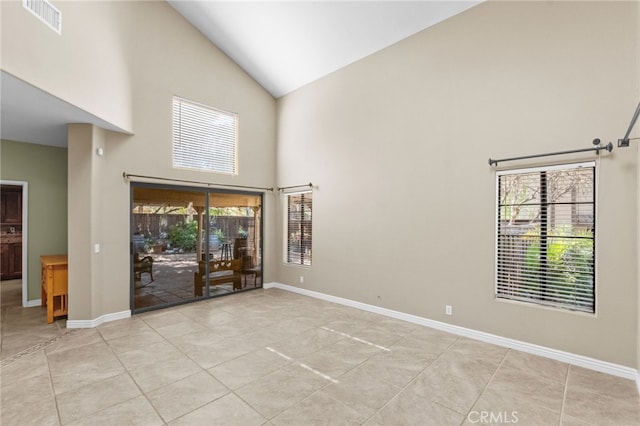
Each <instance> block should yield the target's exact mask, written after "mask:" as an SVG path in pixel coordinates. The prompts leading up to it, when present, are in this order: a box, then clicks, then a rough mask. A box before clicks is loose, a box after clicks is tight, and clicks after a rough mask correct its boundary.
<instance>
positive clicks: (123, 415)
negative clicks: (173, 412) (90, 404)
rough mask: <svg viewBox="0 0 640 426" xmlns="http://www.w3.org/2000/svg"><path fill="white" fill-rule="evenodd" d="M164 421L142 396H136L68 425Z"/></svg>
mask: <svg viewBox="0 0 640 426" xmlns="http://www.w3.org/2000/svg"><path fill="white" fill-rule="evenodd" d="M163 424H164V422H163V421H162V419H161V418H160V416H159V415H158V413H157V412H156V410H154V409H153V407H152V406H151V404H150V403H149V401H148V400H147V399H146V398H145V397H144V396H138V397H135V398H133V399H130V400H128V401H125V402H121V403H120V404H116V405H114V406H111V407H109V408H105V409H104V410H101V411H98V412H97V413H95V414H93V415H91V416H89V417H85V418H83V419H80V420H77V421H75V422H73V423H70V424H69V425H70V426H113V425H128V426H156V425H157V426H160V425H163Z"/></svg>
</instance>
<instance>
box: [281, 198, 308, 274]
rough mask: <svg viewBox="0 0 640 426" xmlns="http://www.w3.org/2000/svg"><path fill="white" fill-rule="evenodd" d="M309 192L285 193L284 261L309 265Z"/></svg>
mask: <svg viewBox="0 0 640 426" xmlns="http://www.w3.org/2000/svg"><path fill="white" fill-rule="evenodd" d="M311 194H312V193H311V192H304V193H301V194H288V195H287V252H286V261H287V263H290V264H293V265H304V266H311V218H312V207H313V206H312V196H311Z"/></svg>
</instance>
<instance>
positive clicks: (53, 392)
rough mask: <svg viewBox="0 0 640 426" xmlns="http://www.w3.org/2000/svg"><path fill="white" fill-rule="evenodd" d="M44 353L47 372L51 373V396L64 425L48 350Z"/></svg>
mask: <svg viewBox="0 0 640 426" xmlns="http://www.w3.org/2000/svg"><path fill="white" fill-rule="evenodd" d="M42 355H44V361H45V362H46V363H47V372H48V373H49V374H48V376H49V386H50V388H51V396H52V397H53V404H54V405H55V407H56V415H57V416H58V424H59V425H62V416H60V407H58V397H57V396H56V390H55V386H54V385H53V374H51V367H50V366H49V356H48V355H47V351H46V350H44V349H43V350H42Z"/></svg>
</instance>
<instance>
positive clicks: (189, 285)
mask: <svg viewBox="0 0 640 426" xmlns="http://www.w3.org/2000/svg"><path fill="white" fill-rule="evenodd" d="M148 256H151V257H152V258H153V269H152V270H153V278H154V279H153V281H151V275H150V274H148V273H142V274H141V277H140V280H139V281H137V280H136V281H135V282H134V290H133V292H134V309H141V308H147V307H151V306H158V305H165V304H170V303H176V302H182V301H186V300H192V299H194V298H196V296H195V294H194V285H193V279H194V273H195V272H196V270H197V269H198V263H197V261H196V253H158V254H155V253H150V254H148ZM242 285H243V288H242V290H244V289H251V288H255V287H261V286H262V282H261V279H260V277H258V276H254V275H253V274H252V273H249V274H243V276H242ZM242 290H240V291H242ZM236 291H238V290H236ZM233 292H234V290H233V285H232V283H231V282H229V283H228V284H221V285H215V286H210V287H209V294H210V295H211V296H220V295H223V294H228V293H233Z"/></svg>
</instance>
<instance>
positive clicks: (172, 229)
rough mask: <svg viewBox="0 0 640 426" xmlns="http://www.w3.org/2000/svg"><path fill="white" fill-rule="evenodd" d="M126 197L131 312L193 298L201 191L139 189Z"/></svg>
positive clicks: (165, 188)
mask: <svg viewBox="0 0 640 426" xmlns="http://www.w3.org/2000/svg"><path fill="white" fill-rule="evenodd" d="M132 192H133V205H132V206H133V207H132V235H131V247H132V250H131V256H132V265H133V268H132V309H133V310H134V311H135V310H140V309H147V308H153V307H158V306H168V305H172V304H177V303H182V302H185V301H188V300H191V299H193V298H194V297H195V289H196V287H195V286H194V274H195V272H196V271H197V269H198V262H197V252H198V250H197V236H198V235H199V232H200V229H201V220H200V219H201V217H202V214H203V213H204V211H205V200H206V192H204V191H197V190H189V189H184V188H179V187H175V188H168V187H157V186H149V185H143V184H137V185H134V186H133V187H132Z"/></svg>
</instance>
